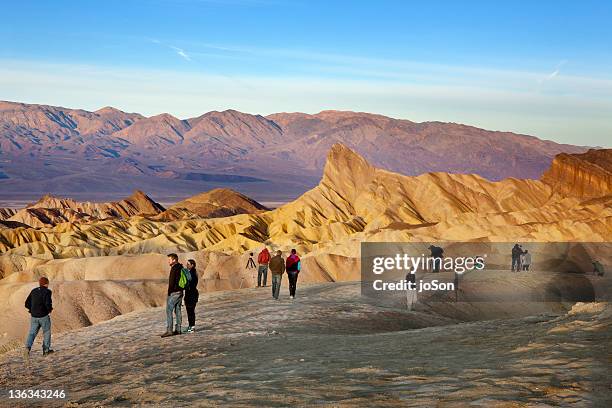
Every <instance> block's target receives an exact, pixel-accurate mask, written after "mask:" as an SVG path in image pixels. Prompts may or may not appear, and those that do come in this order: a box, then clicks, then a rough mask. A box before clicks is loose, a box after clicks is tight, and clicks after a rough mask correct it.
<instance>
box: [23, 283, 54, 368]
mask: <svg viewBox="0 0 612 408" xmlns="http://www.w3.org/2000/svg"><path fill="white" fill-rule="evenodd" d="M38 285H39V286H38V287H37V288H35V289H32V291H31V292H30V294H29V295H28V298H27V299H26V301H25V307H26V309H28V312H30V315H31V316H32V317H31V318H30V332H29V333H28V338H27V340H26V344H25V350H24V355H25V358H26V361H29V357H30V350H31V349H32V344H34V339H35V338H36V335H37V334H38V331H39V330H40V329H41V328H42V329H43V344H42V347H43V356H47V355H49V354H51V353H53V350H52V349H51V317H50V316H49V314H50V313H51V312H52V311H53V302H52V300H51V291H50V290H49V279H47V278H46V277H44V276H43V277H41V278H40V279H39V280H38Z"/></svg>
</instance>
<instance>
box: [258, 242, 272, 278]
mask: <svg viewBox="0 0 612 408" xmlns="http://www.w3.org/2000/svg"><path fill="white" fill-rule="evenodd" d="M257 263H258V264H259V269H258V270H257V287H258V288H259V287H261V280H262V279H261V278H262V276H263V286H264V287H265V286H266V284H267V283H268V264H269V263H270V252H269V251H268V248H266V247H264V249H263V250H262V251H261V252H260V253H259V256H258V257H257Z"/></svg>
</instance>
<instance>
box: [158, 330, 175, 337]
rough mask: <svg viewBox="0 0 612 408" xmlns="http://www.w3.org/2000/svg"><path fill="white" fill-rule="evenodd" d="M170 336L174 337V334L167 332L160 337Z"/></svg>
mask: <svg viewBox="0 0 612 408" xmlns="http://www.w3.org/2000/svg"><path fill="white" fill-rule="evenodd" d="M170 336H174V333H173V332H169V331H167V332H165V333H164V334H162V335H161V337H170Z"/></svg>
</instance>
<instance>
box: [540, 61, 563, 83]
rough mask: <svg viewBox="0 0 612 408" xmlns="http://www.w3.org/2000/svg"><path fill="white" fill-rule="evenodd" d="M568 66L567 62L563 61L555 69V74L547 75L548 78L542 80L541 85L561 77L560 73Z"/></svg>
mask: <svg viewBox="0 0 612 408" xmlns="http://www.w3.org/2000/svg"><path fill="white" fill-rule="evenodd" d="M565 64H567V60H562V61H560V62H559V63H558V64H557V66H556V67H555V70H554V71H553V72H551V73H550V74H548V75H546V77H544V78H542V79H541V80H540V84H543V83H544V82H546V81H550V80H551V79H553V78H555V77H556V76H558V75H559V73H560V72H561V68H562V67H563V66H564V65H565Z"/></svg>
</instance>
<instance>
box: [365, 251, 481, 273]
mask: <svg viewBox="0 0 612 408" xmlns="http://www.w3.org/2000/svg"><path fill="white" fill-rule="evenodd" d="M485 258H486V255H482V256H475V257H463V256H458V257H443V258H442V257H434V256H426V255H425V254H421V255H420V256H410V255H408V254H395V256H393V257H384V256H378V257H374V259H373V261H372V272H373V273H374V274H376V275H380V274H382V273H384V272H385V271H398V270H400V271H406V272H407V273H412V274H415V273H416V272H417V271H419V270H428V271H429V270H431V271H441V270H442V271H451V272H454V273H458V274H462V273H464V272H466V271H473V270H483V269H484V268H485V266H486V265H485Z"/></svg>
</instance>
